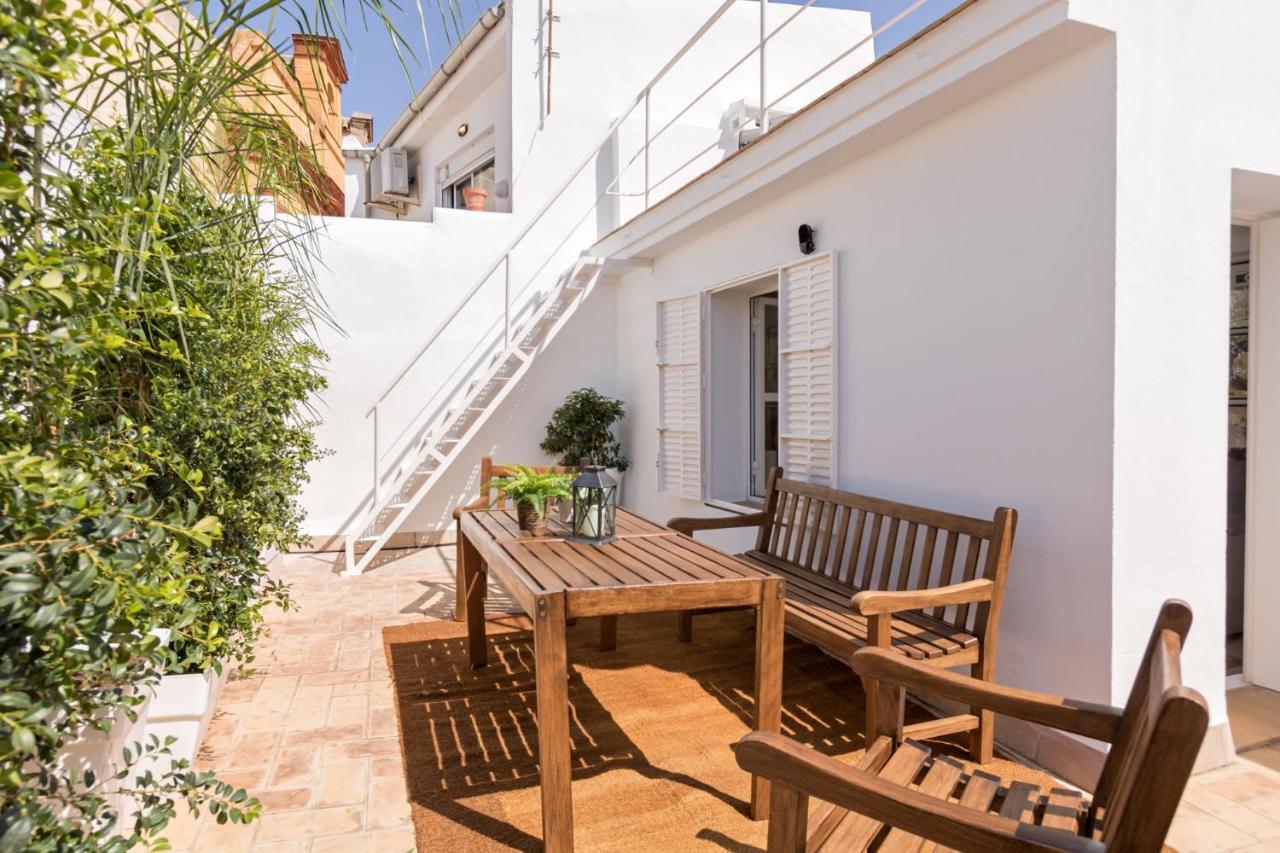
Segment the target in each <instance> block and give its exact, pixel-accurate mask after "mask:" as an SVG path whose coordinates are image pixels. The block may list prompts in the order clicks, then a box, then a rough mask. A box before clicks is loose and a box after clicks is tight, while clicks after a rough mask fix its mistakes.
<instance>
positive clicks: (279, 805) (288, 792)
mask: <svg viewBox="0 0 1280 853" xmlns="http://www.w3.org/2000/svg"><path fill="white" fill-rule="evenodd" d="M254 796H255V797H257V798H258V802H260V803H262V811H263V812H264V813H266V812H287V811H293V810H294V809H300V808H302V807H303V806H306V805H308V804H309V803H310V802H311V789H310V788H280V789H276V790H271V791H256V792H254Z"/></svg>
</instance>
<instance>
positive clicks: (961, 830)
mask: <svg viewBox="0 0 1280 853" xmlns="http://www.w3.org/2000/svg"><path fill="white" fill-rule="evenodd" d="M737 759H738V765H739V766H740V767H741V768H742V769H743V770H746V771H747V772H749V773H755V774H757V775H759V776H763V777H765V778H767V779H770V780H771V781H773V782H775V783H777V784H779V785H785V786H787V787H790V788H792V789H795V790H797V791H800V792H801V793H803V794H806V795H809V796H813V797H817V798H818V799H820V800H823V801H825V802H828V803H833V804H834V805H837V806H840V807H842V808H846V809H849V810H850V811H854V812H857V813H858V814H862V815H866V816H867V817H869V818H872V819H874V820H877V821H880V822H881V823H885V824H888V825H890V826H895V827H898V828H900V829H903V830H905V831H907V832H910V833H912V834H913V835H919V836H921V837H923V838H927V839H929V840H930V841H934V842H936V843H938V844H941V845H946V846H948V847H953V848H955V849H957V850H984V851H998V853H1005V851H1009V853H1012V851H1018V853H1022V852H1023V851H1030V850H1069V851H1078V853H1086V851H1087V853H1102V852H1103V851H1105V850H1106V848H1105V847H1104V846H1103V844H1102V843H1101V842H1098V841H1094V840H1092V839H1089V838H1082V837H1080V836H1078V835H1075V834H1073V833H1070V832H1067V831H1065V830H1060V829H1050V828H1047V827H1043V826H1036V825H1034V824H1025V823H1020V822H1018V821H1016V820H1013V819H1011V818H1006V817H1000V816H999V815H994V814H990V813H988V812H983V811H978V810H977V809H971V808H968V807H967V806H962V805H959V804H958V803H952V802H949V801H948V800H945V799H942V798H940V797H931V796H929V795H928V794H922V793H920V792H919V791H916V790H914V789H912V788H908V787H907V786H906V785H899V784H896V783H894V782H888V781H885V780H884V779H881V778H880V777H879V776H875V775H873V774H871V773H868V772H866V771H863V770H859V769H857V768H856V767H850V766H849V765H847V764H843V763H841V762H839V761H837V760H835V759H834V758H831V757H829V756H826V755H823V754H821V753H820V752H818V751H817V750H814V749H809V748H808V747H804V746H801V745H800V744H798V743H796V742H795V741H793V740H791V739H789V738H786V737H784V736H782V735H779V734H773V733H767V732H752V733H751V734H749V735H747V736H746V737H744V738H743V739H742V740H740V741H738V750H737Z"/></svg>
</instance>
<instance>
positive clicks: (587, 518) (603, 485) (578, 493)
mask: <svg viewBox="0 0 1280 853" xmlns="http://www.w3.org/2000/svg"><path fill="white" fill-rule="evenodd" d="M581 467H582V473H581V474H579V475H578V478H577V479H576V480H574V481H573V528H572V529H573V536H571V537H570V538H571V539H573V541H575V542H587V543H590V544H592V545H603V544H604V543H606V542H612V541H613V540H614V539H616V538H617V532H618V481H617V480H615V479H613V478H612V477H610V476H609V474H608V472H606V471H605V470H604V466H603V465H592V464H591V460H590V459H586V458H584V459H583V460H582V466H581Z"/></svg>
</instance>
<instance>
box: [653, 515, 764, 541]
mask: <svg viewBox="0 0 1280 853" xmlns="http://www.w3.org/2000/svg"><path fill="white" fill-rule="evenodd" d="M764 517H765V516H764V513H763V512H751V513H747V514H746V515H728V516H723V517H721V518H673V519H671V520H669V521H668V522H667V527H670V528H671V529H672V530H674V531H676V532H677V533H683V534H684V535H685V536H690V537H691V536H693V533H694V531H695V530H724V529H726V528H730V527H759V526H760V525H762V524H764Z"/></svg>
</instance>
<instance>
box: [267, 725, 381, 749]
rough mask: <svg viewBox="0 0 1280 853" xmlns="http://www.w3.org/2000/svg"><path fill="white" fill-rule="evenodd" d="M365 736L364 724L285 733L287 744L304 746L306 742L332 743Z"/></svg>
mask: <svg viewBox="0 0 1280 853" xmlns="http://www.w3.org/2000/svg"><path fill="white" fill-rule="evenodd" d="M363 737H364V724H363V723H359V724H355V725H344V726H325V727H323V728H319V729H307V730H305V731H297V732H289V733H288V734H287V735H285V738H284V745H285V746H302V745H304V744H331V743H337V742H339V741H347V740H359V739H360V738H363Z"/></svg>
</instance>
